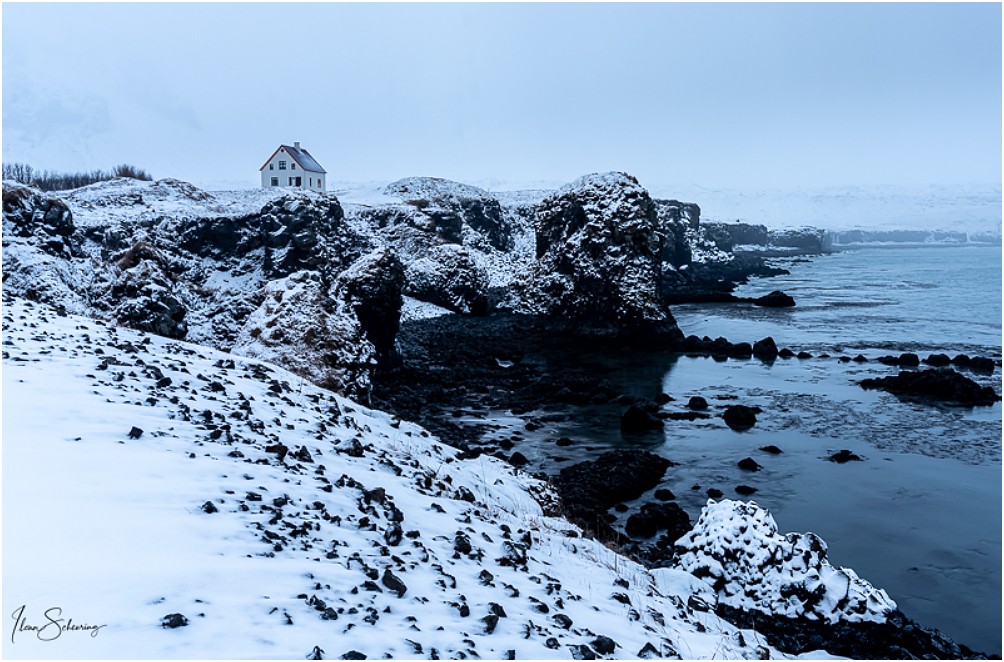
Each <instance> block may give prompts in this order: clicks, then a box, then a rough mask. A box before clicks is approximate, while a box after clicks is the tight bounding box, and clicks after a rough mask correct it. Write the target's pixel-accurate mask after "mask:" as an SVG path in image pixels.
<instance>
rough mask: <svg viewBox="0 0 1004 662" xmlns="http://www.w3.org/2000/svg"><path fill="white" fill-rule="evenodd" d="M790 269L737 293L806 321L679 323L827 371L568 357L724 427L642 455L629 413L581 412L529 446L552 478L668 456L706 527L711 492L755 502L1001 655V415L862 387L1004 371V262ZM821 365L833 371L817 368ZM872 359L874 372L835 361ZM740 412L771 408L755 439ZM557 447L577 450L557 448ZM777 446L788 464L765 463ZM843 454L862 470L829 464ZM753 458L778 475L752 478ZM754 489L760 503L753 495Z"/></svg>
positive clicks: (995, 258)
mask: <svg viewBox="0 0 1004 662" xmlns="http://www.w3.org/2000/svg"><path fill="white" fill-rule="evenodd" d="M780 266H784V267H785V268H788V269H789V270H790V271H791V273H790V275H787V276H780V277H775V278H767V279H754V280H753V281H751V282H750V283H749V284H747V285H744V286H742V287H741V288H740V289H739V290H738V291H737V292H736V293H737V294H738V295H741V296H758V295H761V294H766V293H767V292H770V291H771V290H775V289H780V290H783V291H785V292H787V293H788V294H790V295H792V296H793V297H794V298H795V300H796V302H797V305H796V306H795V307H794V308H790V309H766V308H757V307H754V306H751V305H748V304H690V305H681V306H674V307H673V313H674V315H675V317H676V319H677V322H678V323H679V325H680V327H681V328H682V329H683V331H684V333H686V334H688V335H689V334H696V335H699V336H703V335H708V336H711V337H713V338H714V337H717V336H725V337H727V338H728V339H729V340H731V341H733V342H738V341H748V342H753V341H755V340H758V339H761V338H764V337H766V336H772V337H773V338H774V339H775V341H776V342H777V345H778V347H789V348H791V349H793V350H795V351H796V352H797V351H801V350H805V351H808V352H810V353H812V354H813V355H815V356H817V358H812V359H805V360H798V359H787V360H785V359H779V360H777V361H775V362H773V363H771V364H767V363H764V362H761V361H759V360H757V359H750V360H736V359H728V360H724V361H718V360H715V359H712V358H708V357H687V356H682V355H679V354H671V353H654V354H653V353H640V352H619V353H616V354H609V353H607V354H602V355H601V354H597V355H592V356H582V355H577V356H569V357H568V362H569V365H575V366H576V367H577V369H578V370H581V371H582V372H584V373H587V374H590V375H593V376H601V377H603V378H605V379H608V380H609V381H611V382H612V383H614V384H615V385H616V386H617V387H618V388H620V389H621V391H622V392H625V393H629V394H633V395H637V396H641V397H647V398H652V397H654V395H655V394H656V393H658V392H659V391H663V392H665V393H667V394H669V395H670V396H672V397H673V398H674V400H673V401H672V402H670V403H669V404H668V405H666V407H667V408H668V409H669V410H671V411H685V408H684V407H683V405H685V404H686V402H687V400H688V399H689V397H690V396H693V395H701V396H703V397H705V398H706V399H707V400H708V401H709V402H710V403H711V409H710V411H711V413H713V414H714V416H713V417H712V418H710V419H707V420H697V421H692V422H691V421H672V420H667V421H666V428H665V431H664V432H663V433H657V434H654V435H649V436H646V437H644V438H632V439H625V438H624V437H622V435H621V433H620V429H619V420H620V413H621V412H622V410H623V407H622V406H620V405H617V404H616V403H611V404H609V405H590V406H586V407H578V408H576V407H570V408H568V410H567V411H566V412H565V413H566V414H568V419H567V420H564V421H561V420H559V421H556V422H554V423H549V424H548V425H547V426H546V428H545V429H542V430H540V431H538V432H536V433H533V434H528V435H527V442H526V443H523V444H521V446H520V448H521V450H523V452H524V454H525V455H527V457H528V458H529V459H530V460H531V463H532V464H533V465H536V466H538V467H540V468H543V469H545V470H549V471H555V470H558V469H560V467H562V466H567V465H568V464H571V463H574V462H577V461H580V460H582V459H588V458H589V457H590V456H594V455H595V452H596V451H598V450H603V449H606V448H623V447H625V446H630V447H640V448H645V449H647V450H651V451H653V452H656V453H659V454H661V455H664V456H665V457H667V458H669V459H670V460H672V461H673V462H675V463H676V466H673V467H671V468H670V469H669V470H668V471H667V474H666V476H665V478H664V481H663V484H662V485H661V486H662V487H666V488H668V489H670V490H672V491H673V492H674V493H675V495H676V499H677V502H678V503H679V504H680V505H681V506H683V507H684V509H685V510H687V512H688V513H690V514H691V517H696V515H697V514H698V513H700V510H701V507H702V506H703V505H704V504H705V503H706V501H707V499H708V497H707V494H706V491H707V489H708V488H716V489H719V490H721V491H722V492H723V493H724V498H731V499H743V500H753V501H756V502H757V503H759V504H761V505H763V506H765V507H767V508H768V509H769V510H770V511H771V513H772V514H773V516H774V518H775V519H776V521H777V524H778V527H779V530H780V531H781V532H804V531H812V532H814V533H816V534H818V535H819V536H820V537H822V538H823V540H825V541H826V542H827V544H828V545H829V558H830V561H831V563H833V564H834V565H840V566H845V567H849V568H852V569H854V570H855V571H856V572H857V573H858V574H859V575H860V576H861V577H863V578H864V579H866V580H868V581H869V582H871V583H872V584H874V585H875V586H877V587H880V588H884V589H886V591H887V592H888V593H889V595H890V597H892V598H893V600H895V601H896V602H897V603H898V604H899V607H900V609H901V610H902V611H903V612H904V613H905V614H906V615H907V616H909V617H910V618H912V619H914V620H915V621H917V622H919V623H920V624H921V625H924V626H926V627H933V628H938V629H940V630H941V631H943V632H944V633H946V634H947V635H949V636H950V637H952V638H954V639H955V640H956V641H958V642H960V643H963V644H966V645H968V646H970V647H972V648H974V649H976V650H982V651H984V652H987V653H998V654H999V653H1000V652H1001V648H1002V647H1001V626H1000V623H1001V595H1002V591H1001V587H1002V583H1001V581H1002V580H1001V523H1002V519H1001V405H1000V403H998V404H996V405H995V406H992V407H976V408H956V407H947V406H941V405H934V404H929V403H919V402H908V401H901V400H899V399H898V398H896V397H895V396H892V395H891V394H888V393H885V392H881V391H866V390H864V389H862V388H860V386H858V385H857V381H859V380H861V379H864V378H867V377H875V376H885V375H891V374H895V372H896V371H897V370H898V368H894V367H889V366H885V365H882V364H880V363H877V362H876V361H874V359H876V358H877V357H879V356H882V355H885V354H895V355H898V354H900V353H902V352H916V353H918V354H919V355H920V356H921V357H922V358H923V357H925V356H927V354H930V353H938V352H940V353H945V354H948V355H949V356H954V355H956V354H958V353H967V354H970V355H977V356H988V357H993V358H1000V353H1001V249H1000V247H996V246H991V247H987V246H955V247H928V246H924V247H895V248H893V247H882V248H878V247H875V248H860V249H854V250H845V251H841V252H836V253H832V254H829V255H824V256H819V257H814V258H794V259H789V260H784V261H780ZM821 353H829V354H831V355H832V358H828V359H824V358H818V355H819V354H821ZM857 354H863V355H864V356H865V357H867V358H869V359H870V360H869V362H867V363H856V362H840V361H838V360H837V358H836V357H837V356H839V355H846V356H855V355H857ZM974 377H975V378H977V380H978V381H981V382H982V383H989V384H992V385H993V386H994V387H995V388H996V389H997V391H998V392H1000V389H1001V372H1000V369H999V368H998V369H997V370H996V371H995V373H994V375H993V376H985V375H984V376H978V375H974ZM734 403H741V404H746V405H755V406H759V407H761V408H762V409H763V413H761V414H760V415H759V416H758V422H757V425H756V426H755V427H753V428H752V429H750V430H749V431H746V432H743V433H738V432H735V431H733V430H731V429H729V428H728V427H726V426H725V425H724V424H723V422H722V420H721V418H720V416H719V415H718V414H720V412H721V410H722V409H723V408H724V407H725V406H726V405H727V404H734ZM500 416H502V414H501V413H500ZM556 435H557V436H568V437H570V438H572V439H575V440H576V444H575V445H573V446H570V447H567V448H557V447H555V445H554V443H553V439H554V437H555V436H556ZM766 445H775V446H778V447H779V448H780V449H781V450H782V451H783V452H782V453H781V454H779V455H773V454H770V453H766V452H764V451H762V450H760V449H761V447H763V446H766ZM843 449H848V450H850V451H852V452H853V453H855V454H857V455H859V456H861V457H862V458H863V461H861V462H848V463H846V464H837V463H834V462H829V461H827V458H828V457H829V456H830V455H831V454H832V453H834V452H836V451H839V450H843ZM746 457H751V458H753V459H754V460H755V461H756V462H757V463H758V464H759V465H761V467H762V468H761V470H759V471H756V472H750V471H745V470H743V469H740V468H738V466H737V462H738V461H739V460H741V459H743V458H746ZM738 485H747V486H750V487H754V488H755V489H756V492H755V493H754V494H753V495H751V496H741V495H739V494H738V493H737V492H736V491H735V487H736V486H738ZM628 505H629V506H631V505H632V504H628ZM628 514H630V512H629V513H628ZM620 517H621V518H624V517H626V515H621V516H620ZM621 524H623V522H621Z"/></svg>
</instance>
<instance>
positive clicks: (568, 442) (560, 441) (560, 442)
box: [554, 437, 572, 447]
mask: <svg viewBox="0 0 1004 662" xmlns="http://www.w3.org/2000/svg"><path fill="white" fill-rule="evenodd" d="M554 443H555V445H557V446H560V447H565V446H571V445H572V440H571V439H569V438H568V437H561V438H560V439H558V441H556V442H554Z"/></svg>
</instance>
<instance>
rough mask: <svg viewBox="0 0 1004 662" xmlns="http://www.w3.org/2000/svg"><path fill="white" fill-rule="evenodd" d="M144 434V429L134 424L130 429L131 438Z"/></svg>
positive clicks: (137, 437)
mask: <svg viewBox="0 0 1004 662" xmlns="http://www.w3.org/2000/svg"><path fill="white" fill-rule="evenodd" d="M142 436H143V430H141V429H139V428H138V427H136V426H135V425H134V426H132V429H130V430H129V438H130V439H139V438H140V437H142Z"/></svg>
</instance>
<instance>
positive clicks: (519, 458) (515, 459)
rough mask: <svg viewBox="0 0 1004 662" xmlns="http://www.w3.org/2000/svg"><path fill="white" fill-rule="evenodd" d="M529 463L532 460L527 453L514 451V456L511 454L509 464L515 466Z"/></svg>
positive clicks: (523, 465)
mask: <svg viewBox="0 0 1004 662" xmlns="http://www.w3.org/2000/svg"><path fill="white" fill-rule="evenodd" d="M529 463H530V460H528V459H527V457H526V455H523V454H522V453H520V452H519V451H516V452H515V453H513V454H512V456H510V458H509V464H511V465H512V466H514V467H525V466H526V465H528V464H529Z"/></svg>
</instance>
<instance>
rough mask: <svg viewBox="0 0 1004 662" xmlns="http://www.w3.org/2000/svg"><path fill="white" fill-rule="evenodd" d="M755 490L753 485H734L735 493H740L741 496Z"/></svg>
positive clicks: (752, 492)
mask: <svg viewBox="0 0 1004 662" xmlns="http://www.w3.org/2000/svg"><path fill="white" fill-rule="evenodd" d="M755 492H756V488H755V487H750V486H749V485H736V494H741V495H743V496H749V495H751V494H754V493H755Z"/></svg>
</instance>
